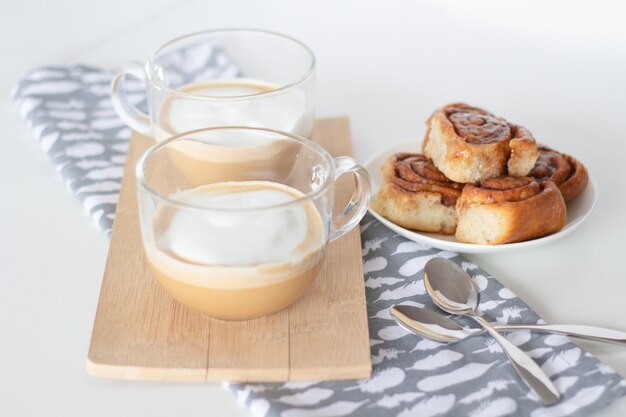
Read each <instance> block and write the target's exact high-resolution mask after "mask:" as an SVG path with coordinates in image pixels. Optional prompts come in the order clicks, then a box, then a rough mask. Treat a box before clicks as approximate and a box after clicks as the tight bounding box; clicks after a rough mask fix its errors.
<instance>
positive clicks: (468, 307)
mask: <svg viewBox="0 0 626 417" xmlns="http://www.w3.org/2000/svg"><path fill="white" fill-rule="evenodd" d="M424 286H425V287H426V291H427V292H428V294H429V295H430V297H431V298H432V299H433V301H434V302H435V304H437V305H438V306H439V307H440V308H441V309H442V310H444V311H446V312H448V313H450V314H457V315H461V316H466V317H469V318H471V319H473V320H474V321H476V322H477V323H478V324H480V325H481V326H482V327H483V328H484V329H485V330H486V331H487V333H489V335H491V337H493V338H494V339H495V340H496V342H498V343H499V344H500V346H502V350H503V351H504V353H505V354H506V355H507V356H508V358H509V359H510V361H511V363H512V364H513V367H514V368H515V370H516V371H517V373H518V374H519V376H520V377H521V378H522V380H523V381H524V382H525V383H526V385H528V387H529V388H530V389H532V390H533V391H534V392H535V393H537V395H538V396H539V398H540V399H541V401H542V402H543V403H544V404H546V405H548V404H553V403H555V402H557V401H558V400H559V399H560V398H561V395H560V394H559V392H558V391H557V389H556V387H555V386H554V384H553V383H552V381H550V378H548V376H547V375H546V374H545V373H544V372H543V371H542V370H541V368H540V367H539V365H537V364H536V363H535V361H533V360H532V359H531V358H530V357H529V356H528V355H526V354H525V353H524V351H522V350H521V349H520V348H518V347H517V346H515V345H514V344H513V343H511V342H509V341H508V340H507V339H506V338H505V337H504V336H502V335H501V334H500V333H498V332H497V331H496V330H495V329H494V328H493V327H492V326H491V324H489V322H488V321H487V320H485V319H483V318H482V317H480V316H479V315H478V314H477V313H476V311H475V310H476V307H477V306H478V291H476V288H475V287H474V283H473V281H472V279H471V278H470V276H469V275H468V274H467V273H466V272H465V271H463V269H461V267H460V266H458V265H457V264H455V263H454V262H452V261H450V260H448V259H443V258H433V259H431V260H430V261H428V262H427V263H426V265H425V266H424Z"/></svg>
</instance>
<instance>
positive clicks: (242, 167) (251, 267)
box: [136, 127, 370, 320]
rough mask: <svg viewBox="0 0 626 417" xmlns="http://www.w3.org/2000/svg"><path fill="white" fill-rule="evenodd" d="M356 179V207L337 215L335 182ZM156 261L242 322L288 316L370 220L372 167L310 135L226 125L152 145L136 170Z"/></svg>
mask: <svg viewBox="0 0 626 417" xmlns="http://www.w3.org/2000/svg"><path fill="white" fill-rule="evenodd" d="M346 173H353V174H354V176H355V179H356V181H355V182H354V183H355V186H354V187H355V188H354V192H353V195H352V199H351V201H350V202H349V203H348V205H347V206H346V207H345V209H344V210H342V211H341V212H340V214H339V215H337V216H335V217H333V197H334V191H335V181H336V180H337V178H339V177H340V176H342V175H344V174H346ZM136 175H137V196H138V203H139V214H140V224H141V234H142V239H143V244H144V249H145V253H146V257H147V260H148V263H149V265H150V267H151V269H152V271H153V273H154V275H155V276H156V278H157V279H158V281H159V282H160V284H161V285H162V286H163V287H164V288H165V290H166V291H168V292H169V293H170V294H171V295H172V296H173V297H174V298H175V299H176V300H178V301H179V302H181V303H183V304H184V305H186V306H188V307H190V308H192V309H195V310H198V311H201V312H203V313H206V314H208V315H210V316H212V317H217V318H222V319H230V320H241V319H249V318H254V317H259V316H262V315H266V314H270V313H273V312H276V311H278V310H281V309H282V308H284V307H286V306H288V305H290V304H291V303H293V302H295V301H296V300H297V299H299V298H300V297H301V296H302V295H303V294H304V293H305V292H306V290H307V289H308V288H309V286H310V285H311V283H312V281H313V279H314V278H315V277H316V276H317V274H318V272H319V270H320V268H321V264H322V260H323V258H324V251H325V248H326V245H327V243H328V242H329V241H332V240H334V239H336V238H338V237H341V236H343V235H344V234H346V233H347V232H348V231H350V230H351V229H352V228H353V227H354V226H355V225H357V224H358V222H359V221H360V220H361V218H362V217H363V215H364V214H365V211H366V210H367V205H368V203H369V199H370V179H369V176H368V174H367V171H366V170H365V169H364V168H363V167H361V166H360V165H358V164H357V163H356V162H355V161H354V160H353V159H352V158H350V157H337V158H332V157H331V156H330V155H329V154H328V152H326V151H325V150H324V149H323V148H321V147H320V146H319V145H317V144H315V143H314V142H312V141H310V140H308V139H305V138H303V137H300V136H297V135H294V134H290V133H286V132H280V131H276V130H270V129H261V128H251V127H217V128H207V129H200V130H196V131H191V132H186V133H183V134H180V135H177V136H174V137H172V138H170V139H167V140H165V141H162V142H161V143H158V144H156V145H154V146H153V147H152V148H150V149H149V150H148V151H147V152H146V153H145V154H144V155H143V156H142V157H141V159H140V160H139V162H138V163H137V167H136Z"/></svg>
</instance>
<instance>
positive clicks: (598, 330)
mask: <svg viewBox="0 0 626 417" xmlns="http://www.w3.org/2000/svg"><path fill="white" fill-rule="evenodd" d="M493 327H494V329H496V330H498V331H503V330H505V331H506V330H536V331H539V332H548V333H556V334H562V335H565V336H572V337H578V338H581V339H588V340H595V341H597V342H610V343H618V344H622V345H626V332H620V331H619V330H612V329H605V328H602V327H594V326H581V325H577V324H494V325H493Z"/></svg>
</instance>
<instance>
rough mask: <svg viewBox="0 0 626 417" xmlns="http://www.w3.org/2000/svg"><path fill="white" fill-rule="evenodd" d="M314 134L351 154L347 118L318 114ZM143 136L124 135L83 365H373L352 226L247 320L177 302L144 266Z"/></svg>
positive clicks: (208, 372) (334, 374) (255, 374)
mask: <svg viewBox="0 0 626 417" xmlns="http://www.w3.org/2000/svg"><path fill="white" fill-rule="evenodd" d="M313 140H315V141H316V142H318V143H320V144H321V145H322V146H324V147H325V148H326V149H327V150H328V151H329V152H330V153H331V154H333V155H350V154H351V152H352V147H351V140H350V127H349V123H348V119H347V118H333V119H322V120H318V121H317V122H316V125H315V133H314V135H313ZM150 144H151V139H150V138H148V137H145V136H142V135H139V134H137V133H134V134H133V136H132V138H131V141H130V147H129V152H128V161H127V163H126V168H125V173H124V178H123V180H122V188H121V192H120V199H119V203H118V206H117V213H116V217H115V224H114V225H113V234H112V238H111V245H110V248H109V257H108V260H107V264H106V267H105V271H104V278H103V281H102V289H101V292H100V302H99V305H98V310H97V312H96V318H95V323H94V328H93V334H92V338H91V347H90V349H89V355H88V358H87V366H86V367H87V372H88V373H89V374H91V375H93V376H97V377H106V378H121V379H141V380H172V381H173V380H176V381H199V380H227V381H287V380H330V379H353V378H366V377H368V376H369V375H370V374H371V367H372V365H371V359H370V349H369V335H368V327H367V312H366V306H365V289H364V285H363V265H362V261H361V240H360V235H359V231H358V230H353V231H352V232H351V233H349V234H348V235H347V236H345V237H343V238H341V239H339V240H337V241H336V242H334V243H332V244H330V245H329V247H328V249H327V252H326V258H325V261H324V265H323V267H322V271H321V273H320V275H319V276H318V277H317V279H316V280H315V281H314V283H313V286H312V287H311V289H310V290H309V291H308V293H307V294H306V295H305V296H304V297H303V298H302V299H301V300H299V301H298V302H296V303H295V304H293V305H292V306H290V307H289V308H287V309H285V310H283V311H281V312H278V313H276V314H272V315H270V316H267V317H262V318H259V319H254V320H248V321H239V322H228V321H221V320H216V319H211V318H208V317H206V316H204V315H202V314H200V313H196V312H195V311H192V310H189V309H187V308H186V307H184V306H182V305H181V304H179V303H177V302H176V301H174V300H173V299H172V298H171V297H170V296H169V295H168V294H167V293H166V292H165V291H164V290H163V289H162V288H161V287H160V286H159V285H158V283H157V282H156V280H155V279H154V278H153V277H152V274H151V273H150V271H149V270H148V266H147V264H146V260H145V258H144V253H143V248H142V243H141V237H140V232H139V219H138V216H137V201H136V195H135V175H134V167H135V163H136V161H137V159H138V158H139V156H140V155H141V154H142V153H143V151H145V149H146V148H147V147H148V146H149V145H150ZM351 193H352V185H351V180H350V179H348V180H347V181H343V182H341V183H339V184H338V186H337V205H339V206H342V205H343V204H344V203H345V201H347V199H348V198H349V196H350V195H351ZM342 207H343V206H342ZM357 229H358V228H357Z"/></svg>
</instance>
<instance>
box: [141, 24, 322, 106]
mask: <svg viewBox="0 0 626 417" xmlns="http://www.w3.org/2000/svg"><path fill="white" fill-rule="evenodd" d="M244 32H248V33H257V34H259V33H260V34H265V35H270V36H276V37H279V38H283V39H285V40H288V41H290V42H293V43H295V44H297V45H298V46H300V47H301V48H302V49H304V51H305V52H306V53H307V54H308V55H309V57H310V58H311V64H310V65H309V68H308V69H307V70H306V71H305V73H304V74H303V75H302V76H301V77H300V78H299V79H298V80H296V81H294V82H291V83H289V84H285V85H282V86H280V87H278V88H276V89H273V90H270V91H261V92H258V93H251V94H243V95H237V96H210V95H202V94H194V93H187V92H183V91H180V90H177V89H175V88H171V87H168V86H166V85H165V84H163V83H162V82H161V81H160V80H159V78H158V77H157V76H156V74H155V73H154V63H155V59H156V58H157V57H158V56H159V54H160V53H161V52H162V51H163V50H165V49H166V48H168V47H169V46H171V45H173V44H175V43H176V42H179V41H182V40H184V39H188V38H193V37H197V36H202V35H210V34H214V33H244ZM315 67H316V59H315V54H314V53H313V51H312V50H311V48H309V47H308V46H307V45H306V44H304V43H303V42H301V41H299V40H298V39H296V38H293V37H291V36H288V35H284V34H282V33H278V32H273V31H270V30H264V29H246V28H226V29H212V30H205V31H200V32H194V33H190V34H187V35H183V36H179V37H177V38H174V39H172V40H170V41H168V42H166V43H165V44H163V45H162V46H161V47H159V49H157V50H156V52H154V53H153V54H152V55H150V57H149V58H148V60H147V61H146V64H145V71H146V74H147V79H148V80H149V81H150V82H151V83H152V84H153V85H154V86H155V87H156V88H158V89H160V90H162V91H165V92H167V93H169V94H171V95H176V96H182V97H188V98H193V99H194V100H205V101H237V100H246V99H250V98H256V97H264V96H270V95H274V94H280V93H281V92H283V91H285V90H289V89H291V88H293V87H296V86H298V85H301V84H303V83H305V82H306V81H308V80H309V79H310V78H311V77H313V74H314V73H315Z"/></svg>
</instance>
